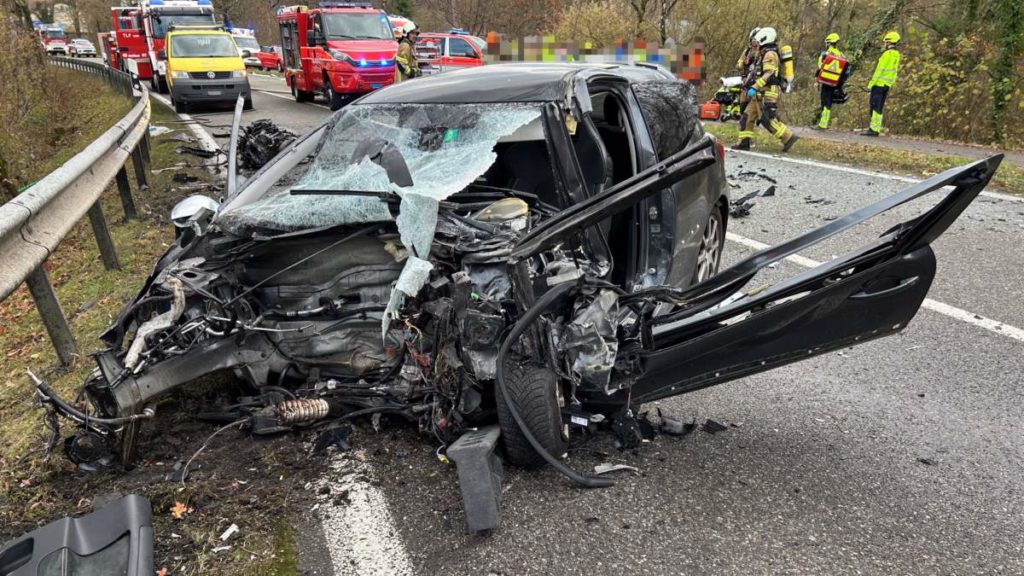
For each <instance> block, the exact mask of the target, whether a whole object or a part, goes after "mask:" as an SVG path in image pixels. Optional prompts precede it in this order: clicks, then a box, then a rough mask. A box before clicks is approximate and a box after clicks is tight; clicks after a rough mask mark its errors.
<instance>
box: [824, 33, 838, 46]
mask: <svg viewBox="0 0 1024 576" xmlns="http://www.w3.org/2000/svg"><path fill="white" fill-rule="evenodd" d="M837 42H839V34H836V33H835V32H833V33H831V34H829V35H828V36H825V43H826V44H835V43H837Z"/></svg>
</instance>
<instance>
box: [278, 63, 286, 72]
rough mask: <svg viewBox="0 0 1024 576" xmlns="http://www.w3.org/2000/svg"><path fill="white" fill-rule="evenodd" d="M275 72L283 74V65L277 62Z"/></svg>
mask: <svg viewBox="0 0 1024 576" xmlns="http://www.w3.org/2000/svg"><path fill="white" fill-rule="evenodd" d="M277 71H278V72H284V63H283V62H278V63H277Z"/></svg>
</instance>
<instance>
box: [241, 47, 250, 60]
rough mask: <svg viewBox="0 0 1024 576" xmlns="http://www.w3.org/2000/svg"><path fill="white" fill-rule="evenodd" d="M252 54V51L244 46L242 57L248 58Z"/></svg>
mask: <svg viewBox="0 0 1024 576" xmlns="http://www.w3.org/2000/svg"><path fill="white" fill-rule="evenodd" d="M250 56H252V52H250V51H249V50H248V49H244V48H243V49H242V58H248V57H250Z"/></svg>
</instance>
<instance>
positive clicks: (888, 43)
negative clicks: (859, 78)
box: [861, 31, 900, 136]
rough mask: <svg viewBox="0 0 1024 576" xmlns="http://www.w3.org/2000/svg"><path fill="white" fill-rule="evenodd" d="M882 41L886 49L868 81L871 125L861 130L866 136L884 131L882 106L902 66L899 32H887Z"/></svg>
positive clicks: (876, 134)
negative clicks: (898, 45)
mask: <svg viewBox="0 0 1024 576" xmlns="http://www.w3.org/2000/svg"><path fill="white" fill-rule="evenodd" d="M882 41H883V42H884V43H885V49H884V50H883V51H882V55H881V56H879V58H878V64H876V65H875V73H874V74H872V75H871V81H870V82H868V90H871V100H870V106H871V125H870V127H869V128H868V129H867V130H865V131H864V132H861V134H862V135H864V136H878V135H879V134H881V133H882V108H883V107H885V99H886V97H888V96H889V89H890V88H892V87H893V85H894V84H896V74H897V72H898V71H899V67H900V52H899V50H897V49H896V45H897V44H899V42H900V34H899V32H895V31H894V32H887V33H886V34H885V36H882Z"/></svg>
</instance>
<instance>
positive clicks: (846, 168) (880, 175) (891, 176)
mask: <svg viewBox="0 0 1024 576" xmlns="http://www.w3.org/2000/svg"><path fill="white" fill-rule="evenodd" d="M729 152H730V153H735V154H741V155H747V156H753V157H755V158H763V159H765V160H781V161H783V162H790V163H792V164H801V165H804V166H814V167H815V168H827V169H829V170H837V171H840V172H846V173H848V174H857V175H859V176H871V177H874V178H884V179H886V180H895V181H897V182H903V183H906V184H917V183H919V182H921V180H918V179H916V178H911V177H909V176H899V175H896V174H884V173H882V172H872V171H871V170H865V169H863V168H854V167H853V166H844V165H843V164H831V163H829V162H821V161H818V160H810V159H808V158H792V157H789V156H782V155H779V154H767V153H764V152H752V151H748V150H729ZM981 195H982V196H986V197H988V198H995V199H998V200H1005V201H1007V202H1024V197H1021V196H1013V195H1012V194H1004V193H1002V192H991V191H989V190H983V191H982V192H981Z"/></svg>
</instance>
